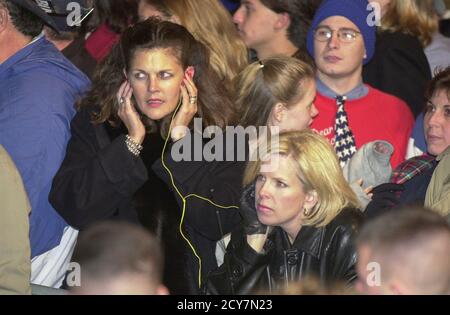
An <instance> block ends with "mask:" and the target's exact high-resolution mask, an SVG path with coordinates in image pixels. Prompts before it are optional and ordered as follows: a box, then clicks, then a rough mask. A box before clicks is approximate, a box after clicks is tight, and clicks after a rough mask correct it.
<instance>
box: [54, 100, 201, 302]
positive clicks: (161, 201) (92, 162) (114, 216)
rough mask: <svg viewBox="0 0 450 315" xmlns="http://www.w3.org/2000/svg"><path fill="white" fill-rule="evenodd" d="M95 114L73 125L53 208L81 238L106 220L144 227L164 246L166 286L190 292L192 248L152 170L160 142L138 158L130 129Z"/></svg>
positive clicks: (150, 138)
mask: <svg viewBox="0 0 450 315" xmlns="http://www.w3.org/2000/svg"><path fill="white" fill-rule="evenodd" d="M92 110H93V109H82V110H81V111H79V112H78V113H77V114H76V116H75V118H74V119H73V121H72V123H71V128H72V130H71V131H72V138H71V140H70V141H69V144H68V147H67V153H66V157H65V159H64V162H63V164H62V165H61V168H60V169H59V171H58V173H57V174H56V176H55V178H54V180H53V185H52V190H51V192H50V197H49V198H50V202H51V204H52V205H53V206H54V207H55V209H56V210H57V211H58V213H59V214H60V215H61V216H62V217H63V218H64V219H65V220H66V222H68V224H70V225H71V226H73V227H75V228H77V229H79V230H80V233H83V230H84V229H86V228H88V227H89V226H91V225H92V224H94V223H95V222H98V221H102V220H124V221H128V222H132V223H141V224H142V225H144V226H145V227H146V228H147V229H148V230H150V231H151V232H153V233H154V234H156V235H157V237H158V238H159V239H160V240H161V242H162V246H163V249H164V251H165V254H166V259H165V270H164V271H165V274H164V281H165V283H166V285H167V286H168V287H169V289H170V291H171V293H174V294H188V293H192V292H193V290H192V287H195V284H193V283H190V282H189V281H188V279H189V278H191V277H190V276H189V275H188V274H187V272H188V269H187V268H185V267H184V265H185V257H184V256H185V255H187V250H188V248H187V246H186V244H185V242H184V240H182V237H181V236H180V235H179V232H178V222H179V221H180V216H179V212H178V207H177V204H176V202H175V200H174V198H173V197H172V194H171V192H170V191H169V190H168V189H167V188H166V186H165V185H164V183H163V182H162V181H160V180H159V178H158V177H157V176H156V175H155V174H154V173H153V172H152V171H151V169H150V166H151V165H152V164H153V162H154V161H155V160H156V159H157V158H158V157H159V156H160V154H161V148H162V144H163V142H162V139H161V137H160V136H159V135H147V136H146V138H145V140H144V143H143V146H144V149H143V151H142V152H141V155H140V156H139V157H136V156H134V155H133V154H131V153H130V152H129V151H128V149H127V147H126V144H125V134H126V133H127V132H126V129H124V127H122V128H113V127H112V126H111V125H110V124H109V123H103V124H97V125H94V124H92V123H91V113H92Z"/></svg>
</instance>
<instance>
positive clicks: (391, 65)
mask: <svg viewBox="0 0 450 315" xmlns="http://www.w3.org/2000/svg"><path fill="white" fill-rule="evenodd" d="M363 79H364V82H365V83H367V84H369V85H371V86H373V87H374V88H377V89H379V90H381V91H383V92H385V93H388V94H392V95H394V96H397V97H398V98H400V99H402V100H403V101H404V102H406V104H408V106H409V108H410V109H411V111H412V113H413V114H414V117H417V116H418V115H419V114H420V113H421V111H422V108H423V105H424V94H425V87H426V84H427V83H428V81H429V80H431V71H430V66H429V63H428V60H427V57H426V56H425V53H424V51H423V47H422V45H421V44H420V42H419V40H418V39H417V38H415V37H413V36H411V35H406V34H403V33H400V32H381V31H379V32H378V34H377V43H376V47H375V54H374V56H373V58H372V60H371V61H370V62H369V63H368V64H367V65H365V66H364V68H363Z"/></svg>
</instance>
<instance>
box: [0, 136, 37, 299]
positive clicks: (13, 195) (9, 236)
mask: <svg viewBox="0 0 450 315" xmlns="http://www.w3.org/2000/svg"><path fill="white" fill-rule="evenodd" d="M30 211H31V206H30V202H29V201H28V196H27V193H26V191H25V187H24V186H23V182H22V178H21V177H20V174H19V171H18V170H17V168H16V166H15V165H14V162H13V161H12V160H11V157H10V156H9V154H8V152H6V151H5V149H4V148H3V146H2V145H0V248H1V251H0V295H6V294H30V293H31V288H30V275H31V260H30V237H29V234H30V224H29V219H28V215H29V214H30Z"/></svg>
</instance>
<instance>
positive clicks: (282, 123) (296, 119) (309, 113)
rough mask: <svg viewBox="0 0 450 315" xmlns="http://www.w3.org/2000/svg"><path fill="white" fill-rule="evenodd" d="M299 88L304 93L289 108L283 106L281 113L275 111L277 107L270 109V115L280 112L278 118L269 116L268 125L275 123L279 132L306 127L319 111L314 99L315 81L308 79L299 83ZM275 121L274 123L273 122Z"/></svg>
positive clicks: (299, 129)
mask: <svg viewBox="0 0 450 315" xmlns="http://www.w3.org/2000/svg"><path fill="white" fill-rule="evenodd" d="M299 89H305V95H304V96H303V97H302V98H301V99H300V100H299V101H298V102H297V103H295V104H292V105H291V106H290V107H289V108H288V107H285V106H283V110H282V113H277V112H276V111H277V109H276V106H275V109H274V110H273V111H272V116H274V115H278V114H280V116H279V118H278V119H277V118H276V117H271V121H272V123H270V125H277V126H278V127H279V128H280V132H283V131H301V130H304V129H306V128H308V127H309V126H310V125H311V124H312V122H313V119H314V117H316V116H317V114H318V113H319V112H318V110H317V108H316V106H315V105H314V100H315V99H316V83H315V82H314V81H313V80H308V81H306V82H305V83H304V84H302V85H299ZM274 122H275V123H274Z"/></svg>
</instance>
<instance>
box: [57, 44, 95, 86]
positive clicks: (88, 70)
mask: <svg viewBox="0 0 450 315" xmlns="http://www.w3.org/2000/svg"><path fill="white" fill-rule="evenodd" d="M84 44H85V39H84V37H83V36H79V37H78V38H76V39H75V40H74V41H73V42H72V43H70V45H69V46H67V47H66V48H64V49H63V50H62V51H61V52H62V54H63V55H64V56H65V57H66V58H67V59H69V60H70V61H71V62H72V63H73V64H74V65H75V66H76V67H77V68H78V69H80V70H81V71H83V72H84V74H86V75H87V76H88V77H89V79H91V80H92V77H93V75H94V70H95V67H96V66H97V61H96V60H95V59H94V58H93V57H92V56H91V55H90V54H89V53H88V52H87V50H86V48H85V47H84Z"/></svg>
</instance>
